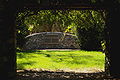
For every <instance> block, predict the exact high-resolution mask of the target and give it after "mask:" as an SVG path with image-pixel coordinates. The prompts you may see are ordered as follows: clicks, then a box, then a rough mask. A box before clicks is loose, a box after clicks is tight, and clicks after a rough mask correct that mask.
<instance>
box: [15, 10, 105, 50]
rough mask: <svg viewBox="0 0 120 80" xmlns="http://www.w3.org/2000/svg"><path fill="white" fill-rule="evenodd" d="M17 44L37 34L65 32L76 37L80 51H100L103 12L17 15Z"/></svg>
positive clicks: (53, 11) (37, 12)
mask: <svg viewBox="0 0 120 80" xmlns="http://www.w3.org/2000/svg"><path fill="white" fill-rule="evenodd" d="M16 25H17V43H18V45H19V46H22V44H23V43H24V42H22V41H24V40H23V39H24V37H25V36H26V35H28V34H32V33H38V32H66V33H70V34H73V35H76V36H78V38H79V40H80V45H81V49H84V50H100V49H101V41H102V40H103V34H104V33H103V32H104V25H105V11H101V10H98V11H93V10H41V11H32V12H31V11H24V12H21V13H18V15H17V20H16Z"/></svg>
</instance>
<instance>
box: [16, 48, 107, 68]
mask: <svg viewBox="0 0 120 80" xmlns="http://www.w3.org/2000/svg"><path fill="white" fill-rule="evenodd" d="M104 58H105V55H104V54H103V53H102V52H98V51H80V50H77V51H48V50H37V51H28V52H17V69H34V68H39V69H49V70H58V69H75V70H77V69H80V70H83V69H92V68H95V69H101V70H104V62H105V60H104Z"/></svg>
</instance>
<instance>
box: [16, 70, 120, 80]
mask: <svg viewBox="0 0 120 80" xmlns="http://www.w3.org/2000/svg"><path fill="white" fill-rule="evenodd" d="M17 80H120V79H115V78H113V77H111V76H109V75H106V73H105V72H94V73H81V72H65V71H60V70H59V71H46V70H44V71H43V70H41V71H40V70H39V71H37V70H18V71H17Z"/></svg>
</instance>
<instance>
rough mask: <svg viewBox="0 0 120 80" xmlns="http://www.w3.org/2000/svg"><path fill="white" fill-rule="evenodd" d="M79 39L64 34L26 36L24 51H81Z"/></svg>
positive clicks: (47, 33)
mask: <svg viewBox="0 0 120 80" xmlns="http://www.w3.org/2000/svg"><path fill="white" fill-rule="evenodd" d="M79 48H80V46H79V41H78V38H77V37H76V36H74V35H71V34H68V33H62V32H41V33H34V34H31V35H28V36H26V43H25V45H24V50H35V49H79Z"/></svg>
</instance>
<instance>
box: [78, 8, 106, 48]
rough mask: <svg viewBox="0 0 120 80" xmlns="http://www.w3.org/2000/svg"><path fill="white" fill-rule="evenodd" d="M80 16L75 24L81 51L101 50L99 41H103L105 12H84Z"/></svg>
mask: <svg viewBox="0 0 120 80" xmlns="http://www.w3.org/2000/svg"><path fill="white" fill-rule="evenodd" d="M81 16H82V17H81ZM81 16H79V18H80V19H79V22H77V24H78V27H77V32H78V37H79V40H80V43H81V49H84V50H101V49H102V47H101V41H103V40H104V26H105V12H104V11H90V10H86V11H83V14H82V15H81Z"/></svg>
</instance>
